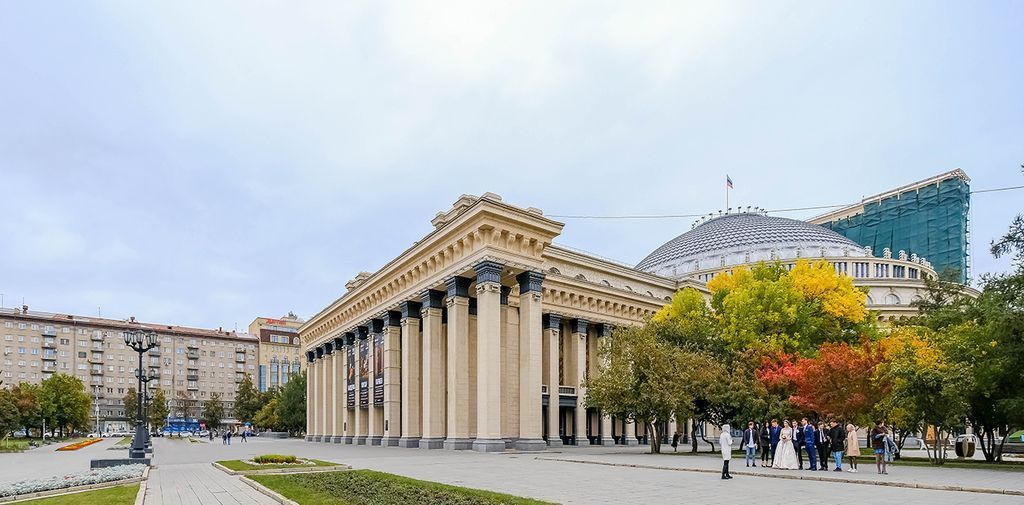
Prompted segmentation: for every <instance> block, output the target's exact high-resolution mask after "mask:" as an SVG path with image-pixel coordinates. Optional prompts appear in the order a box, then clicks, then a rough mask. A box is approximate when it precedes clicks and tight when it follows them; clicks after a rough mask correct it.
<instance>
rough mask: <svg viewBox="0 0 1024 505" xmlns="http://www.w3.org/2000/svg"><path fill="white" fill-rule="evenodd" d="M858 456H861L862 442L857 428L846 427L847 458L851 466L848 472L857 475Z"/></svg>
mask: <svg viewBox="0 0 1024 505" xmlns="http://www.w3.org/2000/svg"><path fill="white" fill-rule="evenodd" d="M857 456H860V440H859V439H858V438H857V427H856V426H854V425H852V424H847V425H846V457H847V458H849V461H850V465H849V467H848V468H847V469H846V471H847V472H851V473H857Z"/></svg>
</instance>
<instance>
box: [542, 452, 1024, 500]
mask: <svg viewBox="0 0 1024 505" xmlns="http://www.w3.org/2000/svg"><path fill="white" fill-rule="evenodd" d="M646 450H647V448H646V447H641V448H632V449H609V448H605V449H603V450H602V449H601V448H572V449H569V450H566V451H564V452H562V453H560V454H551V455H546V456H538V459H542V460H548V461H563V462H571V463H582V464H601V465H613V466H624V467H633V468H650V469H659V470H677V471H690V472H709V473H717V472H721V470H722V460H721V458H719V457H716V456H713V455H704V454H701V455H692V454H686V453H683V452H679V453H672V452H668V453H663V454H646V453H645V451H646ZM669 451H671V448H670V447H669ZM805 463H806V462H805ZM859 469H860V472H859V473H849V472H845V471H844V472H842V473H839V472H833V471H831V470H829V471H828V472H820V471H818V472H812V471H808V470H802V471H801V470H774V469H771V468H763V467H761V466H758V467H756V468H753V467H752V468H747V467H746V466H744V462H743V458H742V457H739V458H737V457H735V456H734V457H733V459H732V463H731V468H730V473H732V474H733V475H751V476H758V477H763V478H781V479H804V480H819V481H827V482H842V483H851V484H861V485H881V486H896V487H909V488H921V489H937V490H947V491H972V492H984V493H990V494H1011V495H1021V496H1024V472H1019V471H1012V470H989V469H965V468H945V467H924V466H907V465H900V464H899V463H895V464H890V465H889V467H888V471H889V474H888V475H878V474H877V473H876V471H875V466H874V464H863V463H862V464H861V465H860V467H859Z"/></svg>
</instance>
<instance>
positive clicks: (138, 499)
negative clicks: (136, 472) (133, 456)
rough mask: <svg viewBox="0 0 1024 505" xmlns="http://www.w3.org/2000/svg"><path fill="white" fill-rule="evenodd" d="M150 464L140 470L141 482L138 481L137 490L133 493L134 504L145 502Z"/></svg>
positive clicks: (139, 504)
mask: <svg viewBox="0 0 1024 505" xmlns="http://www.w3.org/2000/svg"><path fill="white" fill-rule="evenodd" d="M151 468H152V467H151V466H147V467H146V469H145V470H143V471H142V482H140V483H139V492H138V493H135V505H143V504H145V503H146V487H147V484H149V470H150V469H151Z"/></svg>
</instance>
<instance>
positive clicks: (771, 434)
mask: <svg viewBox="0 0 1024 505" xmlns="http://www.w3.org/2000/svg"><path fill="white" fill-rule="evenodd" d="M780 435H782V427H781V426H779V420H778V419H772V426H771V428H768V443H769V444H770V445H771V448H772V459H771V461H769V462H768V466H771V467H774V466H775V451H776V449H778V447H779V436H780Z"/></svg>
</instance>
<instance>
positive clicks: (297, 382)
mask: <svg viewBox="0 0 1024 505" xmlns="http://www.w3.org/2000/svg"><path fill="white" fill-rule="evenodd" d="M277 418H278V421H279V422H280V423H281V427H283V428H284V429H286V430H288V431H289V432H290V433H292V434H294V435H298V434H300V433H302V432H304V431H305V430H306V374H305V373H300V374H297V375H293V376H292V378H291V379H289V380H288V383H287V384H285V385H284V387H282V388H281V392H280V396H278V403H277Z"/></svg>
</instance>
